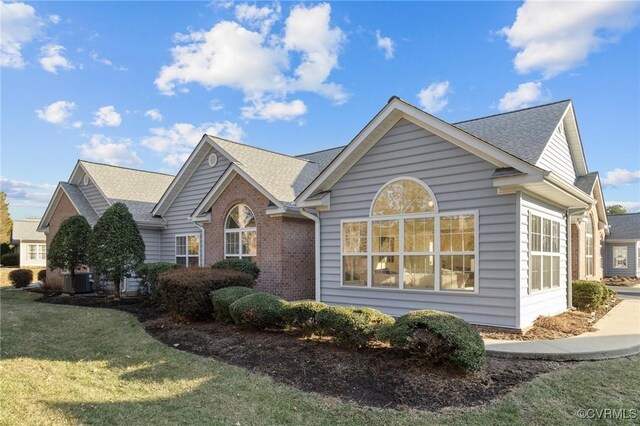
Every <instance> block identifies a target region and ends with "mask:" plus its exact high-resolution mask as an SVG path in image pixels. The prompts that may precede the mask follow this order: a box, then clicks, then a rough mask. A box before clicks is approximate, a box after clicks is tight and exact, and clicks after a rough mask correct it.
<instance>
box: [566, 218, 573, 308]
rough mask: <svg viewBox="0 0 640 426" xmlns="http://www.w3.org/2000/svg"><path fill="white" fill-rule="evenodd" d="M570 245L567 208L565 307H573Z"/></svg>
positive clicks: (569, 220)
mask: <svg viewBox="0 0 640 426" xmlns="http://www.w3.org/2000/svg"><path fill="white" fill-rule="evenodd" d="M572 255H573V253H572V247H571V211H570V210H567V309H571V308H573V300H572V299H573V290H572V288H571V280H572V279H573V267H572V264H573V258H572Z"/></svg>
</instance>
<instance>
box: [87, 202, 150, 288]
mask: <svg viewBox="0 0 640 426" xmlns="http://www.w3.org/2000/svg"><path fill="white" fill-rule="evenodd" d="M144 250H145V247H144V241H143V240H142V235H140V231H139V230H138V225H137V224H136V222H135V220H133V216H132V215H131V213H130V212H129V209H128V208H127V206H125V205H124V204H122V203H115V204H113V205H112V206H111V207H109V208H108V209H107V210H106V211H105V212H104V214H103V215H102V217H101V218H100V219H98V223H96V226H94V227H93V232H92V234H91V238H90V239H89V264H90V265H91V266H92V268H93V269H94V273H96V274H97V276H100V275H103V276H105V277H106V278H107V279H108V280H109V281H112V282H113V285H114V287H115V291H116V296H117V297H118V298H119V297H120V283H121V282H122V280H123V279H124V278H125V277H127V276H129V275H130V273H131V272H132V271H134V270H136V268H137V267H138V266H139V265H140V264H142V263H143V262H144V259H145V254H144Z"/></svg>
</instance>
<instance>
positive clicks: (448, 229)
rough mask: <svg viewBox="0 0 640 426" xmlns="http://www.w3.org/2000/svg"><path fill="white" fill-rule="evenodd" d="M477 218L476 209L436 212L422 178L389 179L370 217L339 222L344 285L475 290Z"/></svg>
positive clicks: (375, 202) (372, 208)
mask: <svg viewBox="0 0 640 426" xmlns="http://www.w3.org/2000/svg"><path fill="white" fill-rule="evenodd" d="M476 222H477V214H476V213H475V212H460V213H455V214H452V213H449V214H438V212H437V205H436V201H435V199H434V197H433V195H432V193H431V191H430V189H429V188H428V187H427V186H426V185H424V184H423V183H422V182H420V181H418V180H415V179H412V178H403V179H397V180H393V181H391V182H389V183H388V184H386V185H385V186H383V187H382V189H381V190H380V191H379V192H378V194H377V196H376V197H375V199H374V200H373V203H372V205H371V211H370V217H368V218H364V219H353V220H345V221H343V222H342V226H341V238H342V285H344V286H352V287H369V288H383V289H406V290H433V291H438V290H443V291H471V292H473V291H474V290H475V289H476V278H475V277H476V273H475V268H476V262H475V261H476V248H477V245H476V231H477V223H476Z"/></svg>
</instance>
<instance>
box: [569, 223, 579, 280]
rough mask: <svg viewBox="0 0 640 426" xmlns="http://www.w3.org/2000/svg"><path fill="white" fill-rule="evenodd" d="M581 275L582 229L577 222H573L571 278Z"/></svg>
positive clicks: (575, 278) (577, 277)
mask: <svg viewBox="0 0 640 426" xmlns="http://www.w3.org/2000/svg"><path fill="white" fill-rule="evenodd" d="M579 277H580V229H579V228H578V225H577V224H575V223H572V224H571V279H574V280H577V279H579Z"/></svg>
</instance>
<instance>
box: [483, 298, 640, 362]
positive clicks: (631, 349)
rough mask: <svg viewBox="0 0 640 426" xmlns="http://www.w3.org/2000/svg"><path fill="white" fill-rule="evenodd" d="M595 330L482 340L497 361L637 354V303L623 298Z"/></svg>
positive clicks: (639, 325)
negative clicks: (551, 337) (559, 336)
mask: <svg viewBox="0 0 640 426" xmlns="http://www.w3.org/2000/svg"><path fill="white" fill-rule="evenodd" d="M595 327H596V328H597V329H598V330H597V331H592V332H589V333H584V334H581V335H579V336H575V337H568V338H565V339H557V340H511V341H507V340H494V339H484V343H485V347H486V348H487V354H489V355H492V356H496V357H500V358H524V359H547V360H557V361H584V360H597V359H608V358H618V357H623V356H629V355H635V354H638V353H640V300H632V299H627V300H623V301H621V302H620V303H619V304H618V305H616V306H615V307H614V308H613V309H611V310H610V311H609V312H608V313H607V314H606V315H605V316H604V317H602V318H601V319H600V321H598V322H597V323H596V325H595Z"/></svg>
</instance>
